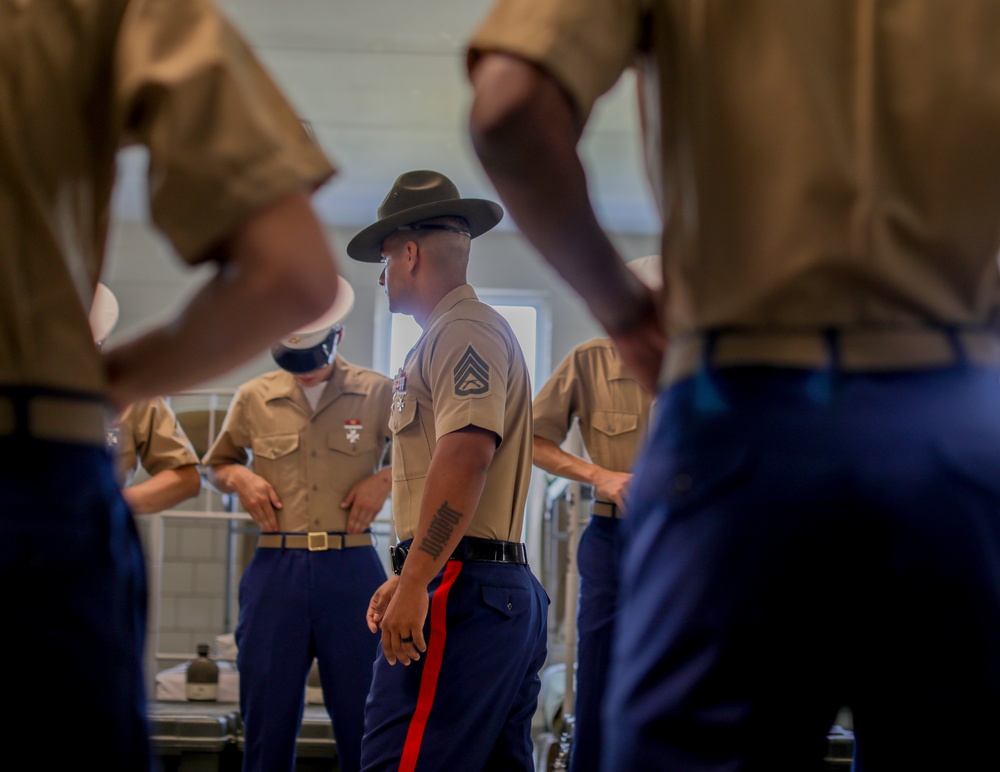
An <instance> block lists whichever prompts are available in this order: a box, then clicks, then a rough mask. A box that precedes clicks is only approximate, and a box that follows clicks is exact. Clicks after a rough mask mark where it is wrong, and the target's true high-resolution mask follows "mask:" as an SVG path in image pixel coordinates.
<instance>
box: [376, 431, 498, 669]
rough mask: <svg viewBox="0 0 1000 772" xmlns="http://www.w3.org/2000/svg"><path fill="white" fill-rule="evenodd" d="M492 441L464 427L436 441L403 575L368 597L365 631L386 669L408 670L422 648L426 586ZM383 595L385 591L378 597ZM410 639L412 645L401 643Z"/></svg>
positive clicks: (465, 518)
mask: <svg viewBox="0 0 1000 772" xmlns="http://www.w3.org/2000/svg"><path fill="white" fill-rule="evenodd" d="M496 444H497V437H496V435H495V434H494V433H493V432H490V431H486V430H483V429H479V428H477V427H475V426H467V427H465V428H464V429H460V430H459V431H456V432H451V433H450V434H445V435H444V436H442V437H440V438H438V441H437V445H436V447H435V449H434V456H433V457H432V458H431V463H430V467H429V468H428V470H427V482H426V485H425V487H424V497H423V501H422V502H421V505H420V522H419V524H418V526H417V531H416V533H415V534H414V537H413V544H412V545H411V546H410V551H409V554H407V556H406V563H405V564H404V566H403V573H402V575H401V576H400V577H399V579H398V581H394V580H393V579H390V580H389V582H387V583H386V585H383V588H382V589H380V590H379V592H378V593H376V594H375V597H374V598H372V607H371V608H370V609H369V612H368V618H369V626H370V627H372V629H373V630H374V629H376V627H379V628H381V630H382V648H383V649H384V651H385V655H386V658H387V659H388V660H389V662H390V663H391V664H395V663H396V660H397V659H398V660H399V661H400V662H401V663H402V664H404V665H408V664H409V663H410V660H415V659H419V658H420V654H419V652H422V651H425V650H426V649H427V644H426V642H425V641H424V634H423V628H424V620H425V618H426V617H427V585H428V584H430V582H431V580H432V579H433V578H434V577H435V576H436V575H437V573H438V572H439V571H440V570H441V569H442V567H443V566H444V564H445V563H446V562H447V561H448V557H449V556H450V555H451V553H452V551H454V549H455V547H456V546H457V545H458V542H459V540H460V539H461V538H462V536H464V535H465V532H466V531H467V530H468V528H469V523H470V522H471V521H472V515H473V513H474V512H475V511H476V508H477V507H478V506H479V497H480V496H481V495H482V492H483V487H484V486H485V484H486V472H487V470H488V469H489V466H490V462H491V461H492V460H493V453H494V452H495V451H496ZM383 590H385V591H386V592H383ZM400 638H412V639H413V642H412V643H409V642H401V641H400Z"/></svg>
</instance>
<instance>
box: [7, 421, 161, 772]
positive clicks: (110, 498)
mask: <svg viewBox="0 0 1000 772" xmlns="http://www.w3.org/2000/svg"><path fill="white" fill-rule="evenodd" d="M0 457H2V458H3V464H2V465H0V523H2V528H3V539H0V586H2V587H3V592H4V601H3V611H2V616H3V625H4V634H3V635H2V636H0V661H2V662H3V663H4V676H3V682H4V692H5V694H6V695H7V696H8V698H9V699H10V700H11V701H12V702H11V704H12V709H11V710H8V711H7V715H6V717H5V718H4V720H3V722H2V725H0V726H2V728H0V739H2V742H3V745H4V747H5V748H9V749H10V750H11V753H13V752H14V750H15V749H18V750H20V751H21V752H24V753H30V754H32V755H33V756H36V757H38V758H39V759H44V764H45V765H46V767H48V768H56V767H60V768H62V767H65V768H71V767H75V766H78V764H79V763H80V759H81V758H83V757H89V758H91V760H92V763H94V764H96V765H98V766H99V767H100V768H101V769H102V770H109V771H110V772H137V770H138V771H140V772H141V771H142V770H148V769H150V767H151V763H152V762H151V757H150V750H149V741H148V735H149V732H148V726H147V717H146V701H145V700H146V698H145V690H144V686H143V678H142V651H143V643H144V640H145V632H146V602H147V599H146V572H145V564H144V562H143V555H142V547H141V545H140V542H139V538H138V534H137V533H136V529H135V524H134V522H133V520H132V515H131V513H130V512H129V511H128V507H127V505H126V504H125V500H124V499H123V498H122V496H121V493H120V491H119V489H118V485H117V483H116V481H115V476H114V467H113V461H112V459H111V457H110V456H109V455H108V453H107V451H106V450H105V449H104V448H101V447H86V446H81V445H71V444H62V443H57V442H44V441H40V440H34V439H27V438H21V439H16V440H15V439H12V438H3V439H0Z"/></svg>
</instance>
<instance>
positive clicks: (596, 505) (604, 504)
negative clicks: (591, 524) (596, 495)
mask: <svg viewBox="0 0 1000 772" xmlns="http://www.w3.org/2000/svg"><path fill="white" fill-rule="evenodd" d="M590 514H592V515H597V516H598V517H613V518H616V519H617V518H620V517H624V515H625V513H624V512H622V511H621V509H619V508H618V505H617V504H615V503H614V502H613V501H593V502H591V504H590Z"/></svg>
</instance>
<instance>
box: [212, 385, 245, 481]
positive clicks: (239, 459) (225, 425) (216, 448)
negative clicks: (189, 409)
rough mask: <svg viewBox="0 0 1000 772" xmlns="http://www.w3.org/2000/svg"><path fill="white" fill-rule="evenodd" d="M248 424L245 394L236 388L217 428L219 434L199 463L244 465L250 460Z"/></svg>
mask: <svg viewBox="0 0 1000 772" xmlns="http://www.w3.org/2000/svg"><path fill="white" fill-rule="evenodd" d="M249 426H250V424H249V422H248V420H247V399H246V395H245V394H244V392H243V391H242V390H238V391H237V392H236V394H234V395H233V399H232V401H231V402H230V403H229V410H228V411H227V412H226V419H225V420H224V421H223V422H222V427H221V428H220V429H219V436H218V437H216V438H215V442H213V443H212V447H210V448H209V449H208V451H207V452H206V453H205V455H204V457H203V458H202V460H201V463H202V464H204V465H205V466H218V465H220V464H242V465H246V463H247V462H248V461H249V460H250V454H249V453H247V448H249V447H250V446H251V438H250V431H249Z"/></svg>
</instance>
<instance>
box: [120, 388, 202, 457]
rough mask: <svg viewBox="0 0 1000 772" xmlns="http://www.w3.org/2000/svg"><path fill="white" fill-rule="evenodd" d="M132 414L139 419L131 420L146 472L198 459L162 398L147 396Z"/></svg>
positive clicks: (138, 450) (137, 448) (172, 412)
mask: <svg viewBox="0 0 1000 772" xmlns="http://www.w3.org/2000/svg"><path fill="white" fill-rule="evenodd" d="M135 416H136V418H137V419H138V420H136V421H135V422H134V423H133V432H134V435H133V436H134V438H135V448H136V451H137V452H138V454H139V462H140V463H141V464H142V468H143V469H145V470H146V473H147V474H148V475H150V476H151V477H152V476H153V475H155V474H158V473H159V472H162V471H165V470H167V469H178V468H180V467H182V466H191V465H193V464H197V463H198V456H197V455H196V454H195V452H194V448H193V447H192V445H191V441H190V440H189V439H188V437H187V435H186V434H185V433H184V430H183V429H182V428H181V426H180V424H179V423H178V422H177V416H176V415H174V411H173V410H171V409H170V406H169V405H168V404H167V403H166V401H165V400H163V399H160V398H156V399H152V400H149V401H148V403H147V405H146V406H145V409H143V410H142V412H141V413H137V414H135Z"/></svg>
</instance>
